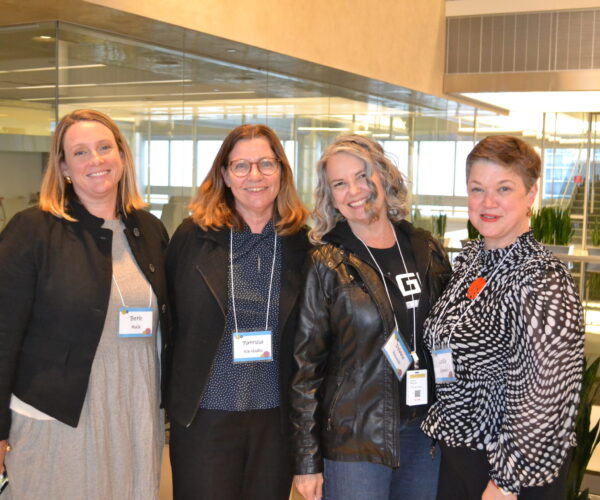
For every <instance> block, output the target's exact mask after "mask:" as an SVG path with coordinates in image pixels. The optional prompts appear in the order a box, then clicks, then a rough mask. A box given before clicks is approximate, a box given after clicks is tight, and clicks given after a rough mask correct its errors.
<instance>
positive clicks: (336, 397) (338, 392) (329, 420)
mask: <svg viewBox="0 0 600 500" xmlns="http://www.w3.org/2000/svg"><path fill="white" fill-rule="evenodd" d="M343 382H344V379H342V380H340V381H339V383H338V384H337V387H336V388H335V394H334V396H333V400H332V401H331V404H330V405H329V413H328V415H327V430H328V431H330V430H331V428H332V427H333V426H332V420H333V419H332V415H333V410H335V407H336V405H337V402H338V400H339V399H340V396H341V395H342V390H341V389H342V384H343Z"/></svg>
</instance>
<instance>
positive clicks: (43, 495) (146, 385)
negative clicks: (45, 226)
mask: <svg viewBox="0 0 600 500" xmlns="http://www.w3.org/2000/svg"><path fill="white" fill-rule="evenodd" d="M103 227H105V228H108V229H111V230H112V231H113V244H112V257H113V274H114V278H115V280H116V282H117V283H118V285H119V288H120V290H121V293H122V295H123V299H124V301H125V305H127V306H129V307H148V304H149V301H150V298H151V302H152V309H153V332H154V334H153V336H152V337H151V338H137V337H134V338H119V335H118V314H119V309H120V307H121V306H122V302H121V297H120V295H119V292H118V289H117V287H116V286H115V280H113V283H112V288H111V295H110V302H109V306H108V311H107V314H106V320H105V324H104V329H103V331H102V337H101V339H100V344H99V345H98V350H97V352H96V356H95V358H94V362H93V365H92V371H91V375H90V382H89V386H88V390H87V395H86V399H85V402H84V405H83V410H82V412H81V418H80V420H79V425H78V426H77V427H76V428H73V427H69V426H68V425H65V424H63V423H62V422H59V421H57V420H37V419H34V418H30V417H26V416H24V415H21V414H19V413H17V412H16V411H13V412H12V425H11V429H10V436H9V441H10V443H11V445H12V447H13V451H11V452H10V453H8V454H7V456H6V466H7V469H8V475H9V478H10V485H9V486H8V488H7V489H6V490H5V491H4V493H3V495H2V498H3V500H4V497H5V496H6V500H42V499H43V500H80V499H81V500H153V499H157V498H158V486H159V479H160V465H161V453H162V446H163V437H164V431H163V415H162V412H161V411H160V409H159V387H160V383H159V359H158V354H157V339H156V335H157V333H156V332H157V326H158V311H157V307H156V297H155V296H154V294H153V293H151V291H150V288H149V287H150V285H149V283H148V282H147V281H146V278H145V277H144V275H143V274H142V272H141V271H140V269H139V267H138V265H137V263H136V262H135V259H134V258H133V255H132V254H131V250H130V248H129V245H128V243H127V240H126V238H125V235H124V233H123V227H124V226H123V224H122V223H121V221H120V220H113V221H106V222H105V223H104V226H103ZM65 258H68V256H65ZM57 314H60V312H59V311H57Z"/></svg>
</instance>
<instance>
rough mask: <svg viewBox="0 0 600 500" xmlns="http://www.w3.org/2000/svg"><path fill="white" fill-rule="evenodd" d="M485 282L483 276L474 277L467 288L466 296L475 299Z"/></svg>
mask: <svg viewBox="0 0 600 500" xmlns="http://www.w3.org/2000/svg"><path fill="white" fill-rule="evenodd" d="M486 283H487V280H486V279H485V278H484V277H483V276H479V277H478V278H475V279H474V280H473V282H472V283H471V284H470V285H469V289H468V290H467V298H469V299H471V300H473V299H475V298H476V297H477V296H478V295H479V292H481V290H483V287H484V286H485V284H486Z"/></svg>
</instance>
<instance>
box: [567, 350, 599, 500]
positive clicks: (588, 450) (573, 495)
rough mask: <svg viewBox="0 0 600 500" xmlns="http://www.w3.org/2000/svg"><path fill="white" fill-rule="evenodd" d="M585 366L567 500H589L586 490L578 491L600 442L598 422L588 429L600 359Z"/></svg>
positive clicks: (596, 386) (596, 390) (597, 381)
mask: <svg viewBox="0 0 600 500" xmlns="http://www.w3.org/2000/svg"><path fill="white" fill-rule="evenodd" d="M586 365H587V362H586V361H584V372H583V382H582V385H581V392H580V395H581V401H580V402H579V412H578V414H577V421H576V423H575V438H576V440H577V446H576V447H575V448H573V461H572V462H571V466H570V468H569V475H568V479H567V499H568V500H587V499H588V498H589V491H588V489H587V488H586V489H585V490H584V491H579V489H580V488H581V482H582V481H583V476H584V474H585V471H586V468H587V464H588V462H589V461H590V458H591V457H592V454H593V453H594V449H595V448H596V446H597V445H598V441H599V440H600V427H599V426H600V421H596V423H595V424H594V426H593V427H592V428H591V429H590V419H591V414H592V404H593V401H594V397H595V396H596V393H597V392H598V387H599V386H600V383H599V380H598V378H597V376H596V374H597V372H598V365H600V358H596V359H595V360H594V362H593V363H592V364H591V365H589V366H586Z"/></svg>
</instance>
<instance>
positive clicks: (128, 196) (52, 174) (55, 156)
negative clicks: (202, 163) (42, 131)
mask: <svg viewBox="0 0 600 500" xmlns="http://www.w3.org/2000/svg"><path fill="white" fill-rule="evenodd" d="M86 121H94V122H98V123H100V124H101V125H104V126H105V127H106V128H108V129H109V130H110V131H111V132H112V134H113V136H114V138H115V142H116V144H117V147H118V148H119V152H120V154H121V158H122V161H123V176H122V178H121V180H120V181H119V187H118V194H117V209H118V210H121V211H122V212H123V213H129V212H132V211H133V210H136V209H140V208H143V207H145V206H146V203H144V200H142V197H141V196H140V194H139V192H138V190H137V182H136V175H135V167H134V164H133V156H132V154H131V150H130V149H129V146H128V144H127V141H126V140H125V137H124V136H123V134H122V132H121V130H120V129H119V127H118V125H117V124H116V123H115V122H114V121H113V120H112V119H111V118H110V117H108V116H107V115H105V114H104V113H101V112H100V111H95V110H93V109H78V110H75V111H73V112H72V113H69V114H67V115H65V116H63V117H62V118H61V120H60V121H59V122H58V125H57V126H56V130H55V131H54V135H53V136H52V145H51V146H50V156H49V158H48V166H47V168H46V172H45V173H44V178H43V179H42V187H41V190H40V203H39V206H40V209H42V210H44V211H46V212H50V213H52V214H54V215H56V216H57V217H62V218H64V219H67V220H70V221H74V220H75V219H74V218H73V217H72V216H70V215H69V214H68V213H67V204H68V202H69V199H70V198H71V197H73V196H76V195H75V193H74V191H73V188H72V187H71V186H70V185H69V184H68V183H67V182H66V180H65V179H64V177H63V175H62V171H61V163H63V162H64V161H65V150H64V138H65V134H66V132H67V130H68V129H69V127H70V126H71V125H73V124H75V123H77V122H86Z"/></svg>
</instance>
